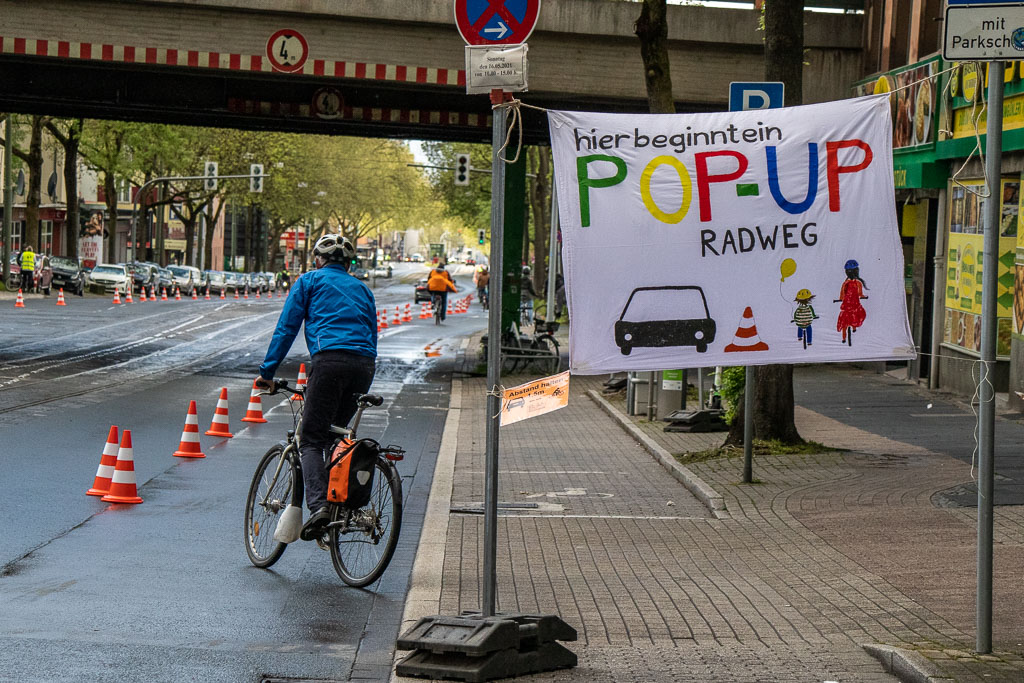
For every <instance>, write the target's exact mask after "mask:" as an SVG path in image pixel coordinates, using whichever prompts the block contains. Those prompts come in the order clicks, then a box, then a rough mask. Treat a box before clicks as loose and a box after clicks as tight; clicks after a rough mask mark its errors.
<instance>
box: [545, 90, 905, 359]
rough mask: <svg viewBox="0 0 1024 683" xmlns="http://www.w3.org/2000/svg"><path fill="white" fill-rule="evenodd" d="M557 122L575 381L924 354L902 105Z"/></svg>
mask: <svg viewBox="0 0 1024 683" xmlns="http://www.w3.org/2000/svg"><path fill="white" fill-rule="evenodd" d="M548 120H549V124H550V131H551V141H552V149H553V153H554V160H555V182H557V183H558V209H559V216H560V218H561V223H562V235H563V239H564V250H563V261H564V264H565V270H566V278H567V280H566V288H567V296H568V300H569V301H568V303H569V310H570V311H572V315H571V316H570V336H569V343H570V351H569V355H570V367H571V370H572V371H573V372H576V373H580V374H599V373H606V372H612V371H618V370H637V371H648V370H660V369H662V368H692V367H708V366H712V365H764V364H771V363H812V362H831V361H836V362H838V361H853V360H890V359H910V358H914V357H915V355H916V354H915V350H914V345H913V341H912V338H911V334H910V326H909V324H908V321H907V309H906V295H905V293H904V285H903V255H902V248H901V246H900V241H899V235H898V233H897V227H896V207H895V201H894V198H893V194H892V188H893V164H892V120H891V115H890V105H889V101H888V99H887V96H884V95H883V96H870V97H861V98H855V99H849V100H840V101H837V102H827V103H822V104H813V105H807V106H802V107H790V108H786V109H765V110H755V111H740V112H718V113H707V114H670V115H665V114H660V115H655V114H648V115H636V114H605V113H587V112H569V111H554V112H549V114H548Z"/></svg>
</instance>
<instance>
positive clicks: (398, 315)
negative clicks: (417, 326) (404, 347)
mask: <svg viewBox="0 0 1024 683" xmlns="http://www.w3.org/2000/svg"><path fill="white" fill-rule="evenodd" d="M391 324H392V325H394V326H395V327H398V326H399V325H401V324H402V308H401V306H395V315H394V317H393V318H391Z"/></svg>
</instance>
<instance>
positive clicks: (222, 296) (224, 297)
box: [220, 289, 227, 301]
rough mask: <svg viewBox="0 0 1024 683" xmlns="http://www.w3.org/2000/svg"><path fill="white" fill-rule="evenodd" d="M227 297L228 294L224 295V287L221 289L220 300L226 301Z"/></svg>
mask: <svg viewBox="0 0 1024 683" xmlns="http://www.w3.org/2000/svg"><path fill="white" fill-rule="evenodd" d="M226 298H227V297H226V296H224V290H223V289H222V290H220V300H221V301H224V299H226Z"/></svg>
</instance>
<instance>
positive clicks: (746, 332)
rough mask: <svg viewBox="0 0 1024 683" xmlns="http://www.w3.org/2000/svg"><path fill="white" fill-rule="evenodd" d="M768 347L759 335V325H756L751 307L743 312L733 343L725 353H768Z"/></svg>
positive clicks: (726, 348) (725, 349) (727, 347)
mask: <svg viewBox="0 0 1024 683" xmlns="http://www.w3.org/2000/svg"><path fill="white" fill-rule="evenodd" d="M767 350H768V345H767V344H765V343H764V342H763V341H761V337H759V336H758V334H757V325H756V324H755V323H754V311H753V310H751V308H750V306H747V307H746V308H745V309H744V310H743V317H742V318H740V324H739V326H737V328H736V334H735V335H733V338H732V343H730V344H729V345H728V346H726V347H725V348H724V349H723V351H725V352H726V353H732V352H742V351H767Z"/></svg>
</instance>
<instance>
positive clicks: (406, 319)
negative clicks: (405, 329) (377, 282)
mask: <svg viewBox="0 0 1024 683" xmlns="http://www.w3.org/2000/svg"><path fill="white" fill-rule="evenodd" d="M402 322H403V323H411V322H412V304H406V305H405V312H404V313H402Z"/></svg>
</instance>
